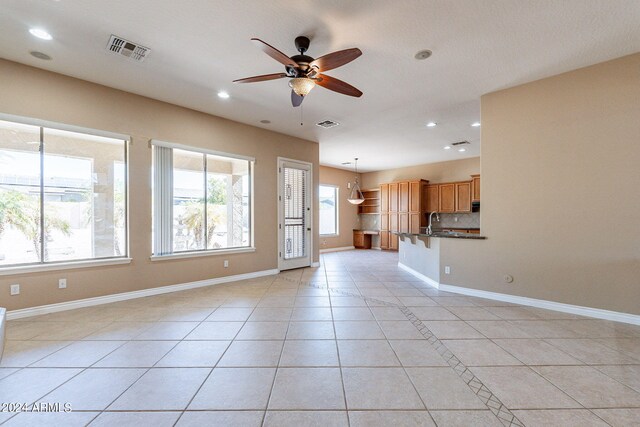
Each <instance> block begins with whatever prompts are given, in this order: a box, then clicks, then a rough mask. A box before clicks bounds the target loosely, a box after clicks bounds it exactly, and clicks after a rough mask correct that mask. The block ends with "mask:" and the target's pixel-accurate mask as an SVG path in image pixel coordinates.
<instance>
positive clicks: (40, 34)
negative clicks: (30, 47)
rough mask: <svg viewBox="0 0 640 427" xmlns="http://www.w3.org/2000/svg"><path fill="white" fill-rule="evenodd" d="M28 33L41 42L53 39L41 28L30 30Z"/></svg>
mask: <svg viewBox="0 0 640 427" xmlns="http://www.w3.org/2000/svg"><path fill="white" fill-rule="evenodd" d="M29 32H30V33H31V35H32V36H35V37H37V38H39V39H42V40H51V39H52V38H53V37H51V34H49V33H47V32H46V31H45V30H43V29H42V28H31V29H30V30H29Z"/></svg>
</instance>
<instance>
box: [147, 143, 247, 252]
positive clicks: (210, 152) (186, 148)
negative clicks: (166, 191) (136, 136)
mask: <svg viewBox="0 0 640 427" xmlns="http://www.w3.org/2000/svg"><path fill="white" fill-rule="evenodd" d="M149 143H150V145H151V147H152V148H153V149H155V147H164V148H170V149H171V150H172V156H173V149H177V150H182V151H188V152H191V153H198V154H202V155H203V160H204V165H205V169H204V172H203V173H204V176H205V179H206V176H207V169H206V164H207V155H212V156H218V157H226V158H229V159H233V160H244V161H246V162H247V163H248V177H249V178H248V190H249V197H248V200H247V203H248V205H249V220H248V221H247V223H248V224H247V227H248V229H249V232H248V235H249V243H248V245H247V246H233V247H226V248H217V249H208V248H204V249H195V250H193V249H192V250H185V251H174V250H173V247H172V249H171V252H168V253H162V254H156V253H155V240H154V239H155V236H153V238H152V239H151V256H150V257H149V259H150V260H151V261H162V260H171V259H182V258H191V257H203V256H215V255H224V254H236V253H247V252H255V250H256V248H255V227H254V224H255V215H254V213H255V212H254V175H255V163H256V160H255V158H254V157H251V156H245V155H242V154H235V153H227V152H223V151H217V150H210V149H208V148H201V147H194V146H190V145H185V144H178V143H174V142H168V141H162V140H158V139H152V140H151V141H150V142H149ZM173 170H174V168H173V165H172V169H171V171H172V172H171V173H172V177H171V181H172V182H173ZM155 173H156V172H155V165H154V169H153V172H152V182H154V183H155ZM206 190H207V188H206V185H205V209H204V212H205V221H206V212H207V208H206V206H207V205H206V197H207V196H206V194H207V191H206ZM155 191H156V189H155V187H154V188H153V189H152V195H153V203H152V222H153V224H154V225H153V229H154V232H155V228H156V226H155V221H156V220H155V211H156V205H155V203H156V201H155V200H156V197H155ZM171 199H173V195H172V198H171ZM171 222H173V209H172V218H171ZM205 229H206V227H205ZM170 234H171V235H173V230H172V231H171V233H170ZM172 239H173V237H172ZM205 243H206V237H205Z"/></svg>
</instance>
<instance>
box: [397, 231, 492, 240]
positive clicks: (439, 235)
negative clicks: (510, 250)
mask: <svg viewBox="0 0 640 427" xmlns="http://www.w3.org/2000/svg"><path fill="white" fill-rule="evenodd" d="M393 234H397V235H398V236H420V237H437V238H443V239H475V240H484V239H486V237H485V236H481V235H479V234H469V233H443V232H437V231H436V232H434V233H432V234H427V233H398V232H395V231H394V232H393Z"/></svg>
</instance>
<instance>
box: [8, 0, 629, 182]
mask: <svg viewBox="0 0 640 427" xmlns="http://www.w3.org/2000/svg"><path fill="white" fill-rule="evenodd" d="M0 8H1V12H2V13H0V56H1V57H3V58H6V59H9V60H12V61H17V62H21V63H25V64H29V65H33V66H35V67H39V68H43V69H47V70H51V71H55V72H58V73H62V74H66V75H70V76H74V77H78V78H81V79H85V80H89V81H92V82H96V83H100V84H103V85H107V86H111V87H114V88H118V89H122V90H126V91H129V92H133V93H137V94H140V95H145V96H148V97H152V98H156V99H159V100H163V101H167V102H171V103H174V104H178V105H182V106H185V107H189V108H193V109H196V110H200V111H204V112H208V113H211V114H215V115H217V116H222V117H225V118H229V119H232V120H236V121H239V122H243V123H248V124H251V125H254V126H259V127H264V128H266V129H271V130H274V131H277V132H282V133H285V134H289V135H294V136H298V137H301V138H305V139H309V140H313V141H317V142H319V143H320V159H321V163H323V164H326V165H333V166H338V167H340V165H341V163H342V162H344V161H348V160H350V159H352V158H353V157H359V158H360V161H359V166H360V167H361V168H362V169H363V170H380V169H389V168H393V167H401V166H408V165H415V164H420V163H430V162H436V161H443V160H454V159H459V158H465V157H472V156H477V155H479V154H480V129H479V128H473V127H471V126H470V124H471V123H472V122H475V121H479V120H481V117H480V96H481V95H482V94H484V93H488V92H492V91H495V90H499V89H503V88H507V87H510V86H513V85H517V84H520V83H525V82H528V81H532V80H536V79H539V78H543V77H546V76H550V75H554V74H558V73H561V72H564V71H569V70H572V69H575V68H579V67H583V66H587V65H590V64H595V63H598V62H602V61H605V60H608V59H613V58H616V57H620V56H624V55H626V54H631V53H634V52H637V51H640V25H638V22H640V2H639V1H637V0H608V1H604V0H563V1H555V0H532V1H513V0H484V1H476V0H448V1H442V0H399V1H388V0H349V1H345V0H337V1H336V0H322V1H321V0H297V1H286V0H270V1H258V0H248V1H220V0H190V1H175V0H172V1H169V0H110V1H86V0H59V1H55V0H3V1H2V3H0ZM35 27H37V28H43V29H46V30H47V31H48V32H49V33H51V35H52V36H53V40H50V41H44V40H40V39H37V38H34V37H33V36H31V35H30V34H29V31H28V30H29V29H30V28H35ZM111 34H116V35H118V36H121V37H124V38H126V39H129V40H131V41H134V42H137V43H140V44H142V45H144V46H147V47H149V48H151V50H152V51H151V54H150V55H149V56H148V58H147V59H146V60H145V61H144V62H142V63H135V62H132V61H129V60H126V59H125V58H122V57H119V56H116V55H113V54H111V53H109V52H108V51H107V50H106V48H105V47H106V45H107V42H108V40H109V37H110V35H111ZM299 35H306V36H309V37H310V38H311V47H310V49H309V51H308V52H307V53H308V54H309V55H310V56H313V57H318V56H321V55H324V54H326V53H328V52H332V51H335V50H340V49H345V48H350V47H359V48H360V49H361V50H362V52H363V55H362V56H361V57H360V58H358V59H356V60H355V61H353V62H352V63H350V64H348V65H345V66H343V67H341V68H339V69H336V70H332V71H330V72H328V73H327V74H329V75H331V76H334V77H337V78H340V79H343V80H345V81H347V82H349V83H350V84H352V85H354V86H356V87H357V88H359V89H360V90H362V91H363V92H364V95H363V96H362V98H359V99H358V98H351V97H347V96H343V95H339V94H336V93H333V92H330V91H327V90H325V89H323V88H320V87H318V88H315V89H314V90H313V91H312V92H311V93H310V94H309V96H308V98H307V99H306V100H305V102H304V104H303V109H302V111H301V110H300V109H299V108H296V109H294V108H293V107H292V106H291V103H290V99H289V94H290V89H289V88H288V87H287V82H286V80H273V81H268V82H263V83H255V84H245V85H234V84H232V83H231V81H232V80H234V79H237V78H241V77H247V76H252V75H257V74H267V73H275V72H280V71H282V70H283V67H282V66H281V65H280V64H278V63H277V62H276V61H274V60H273V59H271V58H269V57H268V56H266V55H265V54H264V53H262V52H260V51H259V50H258V49H256V48H255V46H254V45H253V44H252V43H251V42H250V38H252V37H258V38H261V39H263V40H265V41H267V42H268V43H270V44H272V45H273V46H275V47H277V48H278V49H280V50H281V51H283V52H285V53H286V54H287V55H294V54H295V53H296V52H295V47H294V44H293V40H294V38H295V37H296V36H299ZM422 49H430V50H432V51H433V55H432V57H431V58H429V59H427V60H424V61H417V60H416V59H414V55H415V53H416V52H417V51H419V50H422ZM34 50H35V51H41V52H44V53H46V54H48V55H50V56H51V57H52V60H50V61H43V60H39V59H36V58H34V57H33V56H31V55H30V54H29V52H30V51H34ZM639 72H640V70H639ZM1 84H2V83H1V81H0V85H1ZM221 90H224V91H227V92H228V93H229V94H230V98H229V99H221V98H218V97H217V96H216V94H217V93H218V91H221ZM301 113H302V118H303V123H304V124H303V125H302V126H301V125H300V120H301ZM325 119H330V120H334V121H337V122H339V123H340V126H338V127H335V128H331V129H323V128H320V127H318V126H316V125H315V123H316V122H319V121H322V120H325ZM261 120H269V121H271V123H270V124H263V123H261V122H260V121H261ZM429 121H434V122H436V123H437V126H435V127H432V128H428V127H426V126H425V125H426V123H428V122H429ZM460 140H468V141H470V142H471V144H470V146H468V149H467V151H466V152H464V153H462V152H458V151H457V150H443V147H444V146H445V145H448V144H450V143H452V142H456V141H460Z"/></svg>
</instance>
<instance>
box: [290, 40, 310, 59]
mask: <svg viewBox="0 0 640 427" xmlns="http://www.w3.org/2000/svg"><path fill="white" fill-rule="evenodd" d="M294 43H295V44H296V50H297V51H298V52H300V53H301V54H303V55H304V53H305V52H306V51H307V50H308V49H309V43H311V40H309V37H305V36H299V37H296V40H295V42H294Z"/></svg>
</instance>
